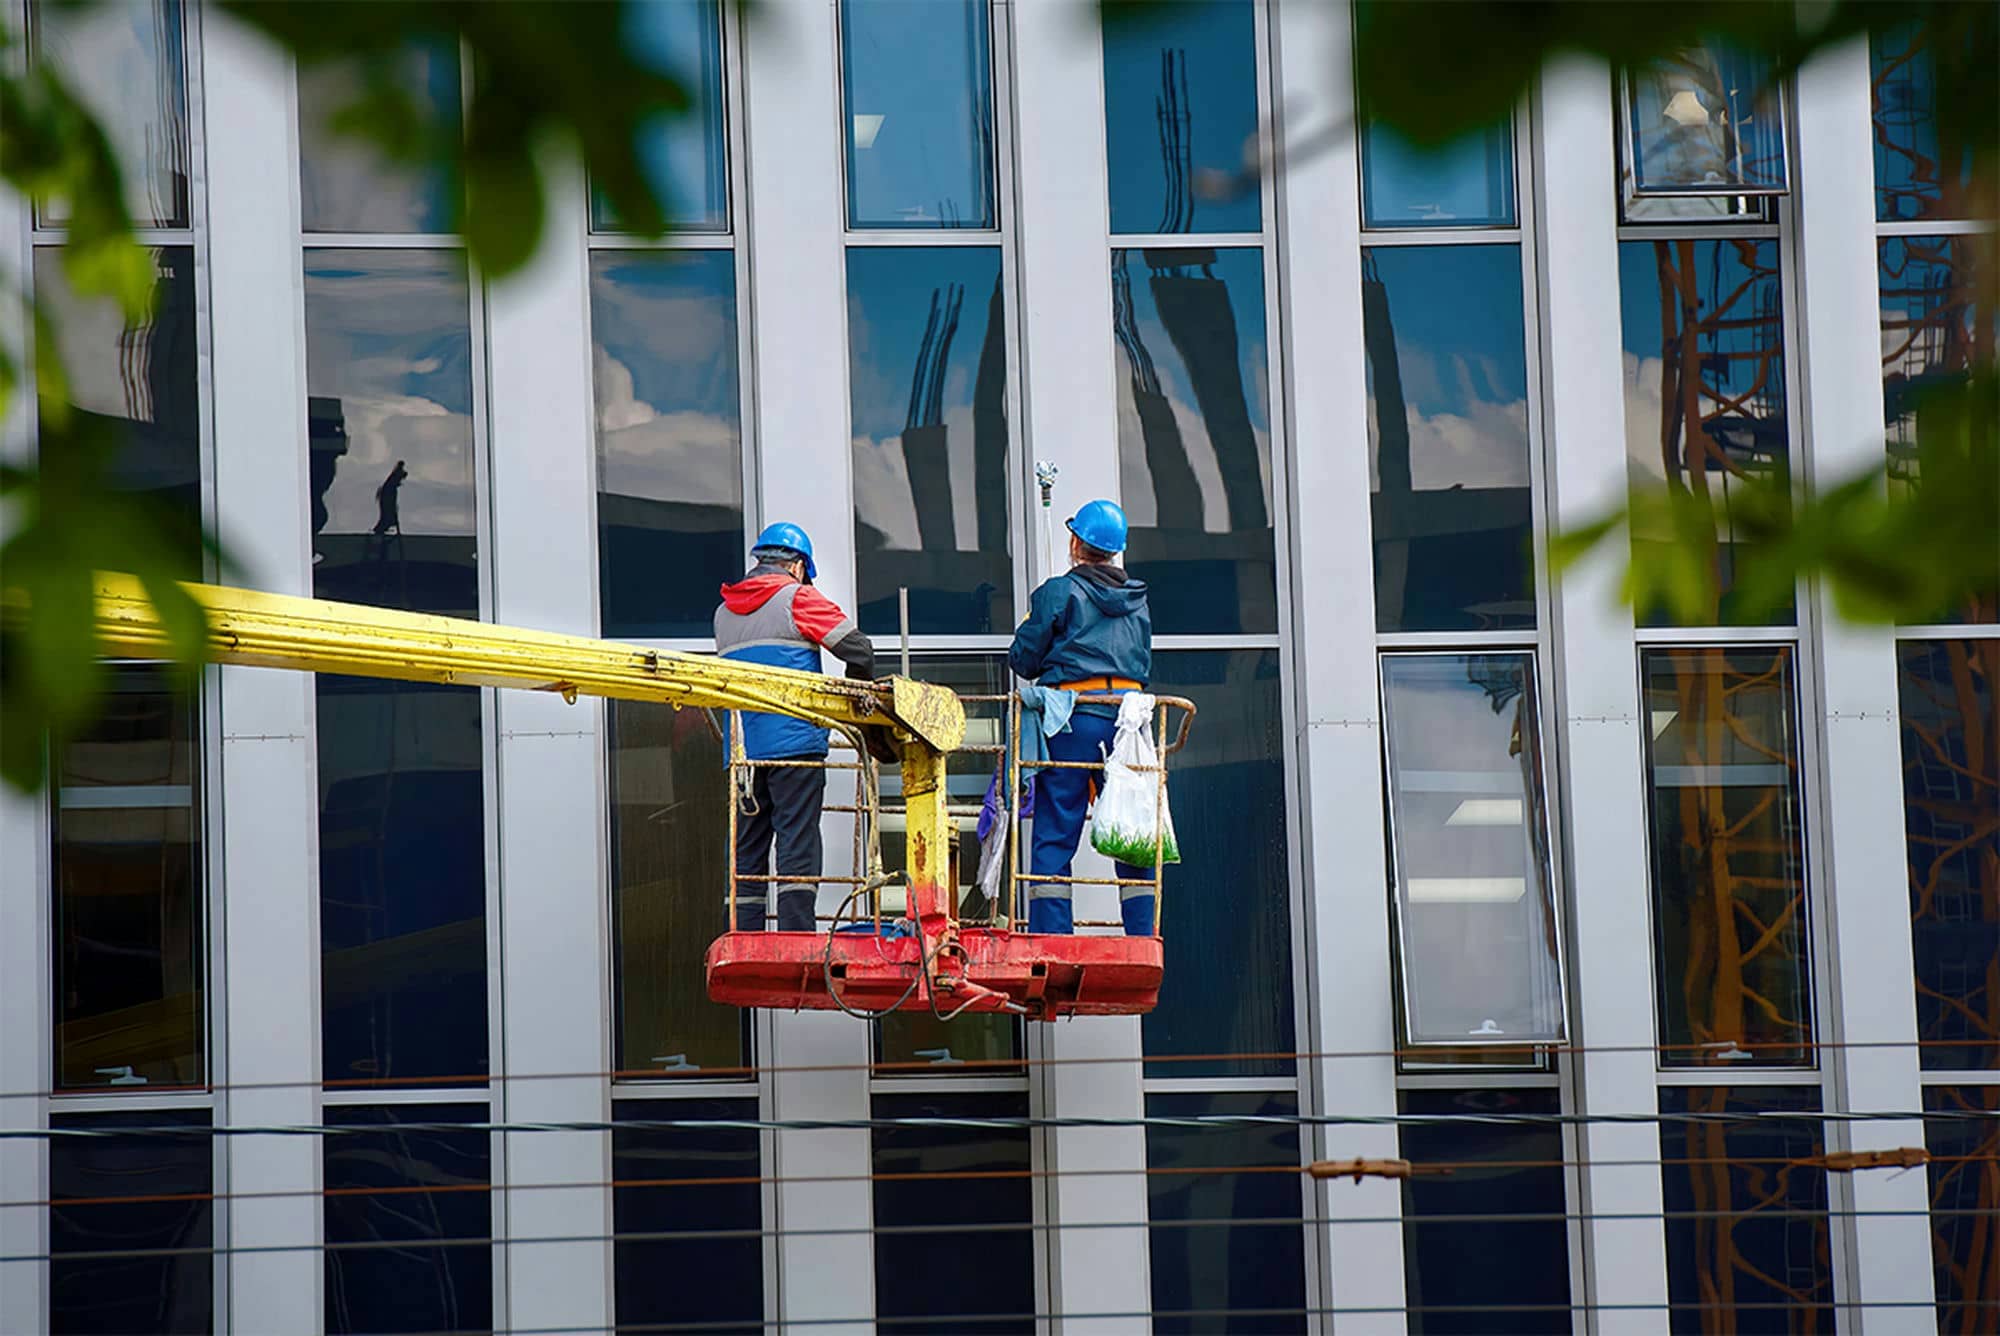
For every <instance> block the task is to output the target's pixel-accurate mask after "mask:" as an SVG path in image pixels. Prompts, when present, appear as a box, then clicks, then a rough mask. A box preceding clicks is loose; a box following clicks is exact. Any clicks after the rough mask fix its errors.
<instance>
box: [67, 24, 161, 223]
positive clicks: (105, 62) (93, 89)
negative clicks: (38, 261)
mask: <svg viewBox="0 0 2000 1336" xmlns="http://www.w3.org/2000/svg"><path fill="white" fill-rule="evenodd" d="M28 9H29V13H30V14H31V15H32V16H33V22H34V27H33V41H34V54H35V57H36V59H38V60H42V61H46V62H48V64H49V66H50V68H51V69H53V70H54V71H55V72H56V73H57V74H59V75H60V76H61V78H62V80H63V83H64V85H65V86H66V87H67V88H68V89H69V90H70V92H71V93H72V94H73V95H74V96H75V97H76V99H77V100H78V101H79V102H81V103H82V104H83V105H84V107H85V108H87V109H88V110H89V111H90V113H91V115H93V116H95V117H96V118H97V123H98V125H99V126H101V127H102V128H103V130H104V137H105V139H106V140H107V141H108V143H109V145H110V148H111V152H112V155H113V156H114V157H115V158H116V159H117V161H118V166H119V168H120V170H121V171H122V172H123V174H124V177H125V208H126V211H127V212H128V213H130V214H131V216H132V224H133V226H135V227H186V226H188V224H189V217H188V177H189V149H188V113H187V79H188V72H187V48H186V44H185V43H186V38H185V35H184V34H185V28H184V26H183V25H184V22H185V20H184V18H183V13H182V7H181V3H180V0H141V2H140V3H129V2H128V3H125V4H116V5H65V4H47V3H42V0H35V3H31V4H30V5H29V6H28ZM67 205H68V201H65V200H47V201H44V202H42V203H41V205H40V206H39V207H38V209H37V213H38V214H39V221H40V222H41V224H42V225H43V226H45V227H61V226H63V225H64V224H65V223H66V222H67V220H68V216H69V214H68V207H67Z"/></svg>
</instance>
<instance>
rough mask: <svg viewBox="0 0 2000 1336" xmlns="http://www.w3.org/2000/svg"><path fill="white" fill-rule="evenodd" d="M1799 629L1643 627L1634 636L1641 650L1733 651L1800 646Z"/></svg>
mask: <svg viewBox="0 0 2000 1336" xmlns="http://www.w3.org/2000/svg"><path fill="white" fill-rule="evenodd" d="M1801 638H1802V637H1801V633H1800V630H1799V628H1798V627H1796V626H1642V627H1639V628H1637V629H1635V630H1634V631H1633V632H1632V643H1633V645H1634V646H1635V647H1637V648H1639V649H1642V650H1643V649H1682V648H1701V649H1733V648H1739V647H1742V646H1746V645H1797V644H1798V643H1799V641H1800V640H1801Z"/></svg>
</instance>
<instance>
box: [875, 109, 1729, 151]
mask: <svg viewBox="0 0 2000 1336" xmlns="http://www.w3.org/2000/svg"><path fill="white" fill-rule="evenodd" d="M1706 114H1707V113H1703V115H1704V117H1705V116H1706ZM883 120H884V118H883V117H881V116H864V115H862V114H860V113H859V112H856V113H855V116H854V147H856V148H874V147H875V136H876V135H878V134H881V133H882V121H883Z"/></svg>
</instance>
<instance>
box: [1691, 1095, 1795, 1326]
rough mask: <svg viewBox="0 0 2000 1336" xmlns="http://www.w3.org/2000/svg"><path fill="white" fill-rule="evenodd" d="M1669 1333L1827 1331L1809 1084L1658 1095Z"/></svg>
mask: <svg viewBox="0 0 2000 1336" xmlns="http://www.w3.org/2000/svg"><path fill="white" fill-rule="evenodd" d="M1660 1114H1661V1122H1660V1161H1661V1164H1660V1175H1661V1178H1662V1179H1663V1180H1664V1183H1663V1187H1664V1205H1665V1209H1666V1231H1667V1302H1668V1304H1669V1305H1670V1306H1671V1312H1670V1315H1669V1317H1668V1320H1667V1321H1668V1330H1670V1331H1674V1332H1690V1333H1697V1332H1698V1333H1709V1332H1720V1331H1727V1332H1742V1333H1745V1336H1749V1334H1750V1333H1765V1332H1768V1333H1772V1334H1773V1336H1791V1334H1792V1333H1796V1332H1806V1331H1832V1330H1834V1319H1833V1301H1834V1296H1833V1263H1832V1259H1831V1256H1830V1254H1829V1251H1828V1240H1827V1221H1826V1209H1827V1193H1826V1170H1824V1169H1822V1168H1817V1167H1814V1166H1812V1165H1808V1164H1799V1163H1796V1162H1797V1161H1799V1160H1806V1159H1811V1158H1812V1157H1814V1156H1819V1155H1824V1154H1826V1150H1827V1147H1826V1137H1825V1133H1824V1131H1823V1129H1822V1127H1821V1125H1820V1121H1819V1117H1818V1114H1819V1091H1818V1089H1817V1088H1816V1087H1813V1086H1750V1087H1738V1088H1736V1089H1733V1090H1718V1089H1708V1088H1704V1087H1699V1086H1674V1087H1669V1088H1666V1089H1663V1090H1661V1091H1660Z"/></svg>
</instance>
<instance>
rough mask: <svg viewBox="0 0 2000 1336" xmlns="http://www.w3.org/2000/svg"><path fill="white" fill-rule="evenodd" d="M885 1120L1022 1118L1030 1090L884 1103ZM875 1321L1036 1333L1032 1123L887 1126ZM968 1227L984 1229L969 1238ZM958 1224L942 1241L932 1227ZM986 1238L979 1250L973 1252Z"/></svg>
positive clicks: (879, 1103)
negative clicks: (974, 1240) (965, 1230)
mask: <svg viewBox="0 0 2000 1336" xmlns="http://www.w3.org/2000/svg"><path fill="white" fill-rule="evenodd" d="M874 1115H875V1117H876V1118H877V1119H878V1120H889V1119H904V1118H942V1119H967V1118H1018V1119H1022V1120H1024V1121H1025V1120H1026V1118H1027V1116H1028V1096H1027V1094H1026V1093H1025V1092H1023V1093H1020V1094H1000V1093H982V1094H964V1095H956V1094H953V1095H877V1096H876V1097H875V1104H874ZM870 1136H871V1138H872V1142H873V1147H874V1158H873V1163H872V1168H873V1171H874V1173H875V1174H876V1179H875V1228H876V1229H878V1230H892V1231H898V1232H896V1233H894V1234H891V1235H887V1236H885V1235H877V1236H876V1248H875V1317H876V1320H877V1321H878V1322H880V1323H881V1324H882V1325H883V1326H884V1327H886V1328H887V1329H889V1330H892V1331H893V1330H896V1329H897V1328H898V1327H901V1328H903V1329H905V1330H909V1329H915V1330H921V1331H925V1332H937V1333H939V1334H940V1336H943V1334H944V1333H949V1332H965V1333H980V1332H999V1333H1014V1332H1019V1333H1022V1336H1030V1334H1031V1333H1033V1332H1034V1331H1035V1329H1036V1328H1035V1318H1034V1313H1035V1308H1036V1305H1035V1252H1036V1247H1035V1234H1034V1232H1033V1231H1032V1230H1031V1229H1029V1228H1028V1226H1029V1225H1030V1224H1031V1223H1032V1221H1033V1219H1034V1180H1033V1179H1031V1178H1030V1177H1029V1169H1030V1165H1031V1160H1030V1155H1029V1146H1028V1141H1029V1130H1028V1128H1027V1127H1025V1126H1022V1127H1016V1128H1009V1127H979V1128H965V1127H921V1126H918V1127H911V1126H900V1127H898V1126H889V1127H884V1126H877V1127H876V1128H875V1129H874V1131H873V1132H872V1133H870ZM966 1226H974V1227H978V1228H979V1229H980V1230H981V1232H979V1233H977V1234H972V1235H968V1234H965V1233H961V1232H955V1231H958V1230H962V1229H963V1228H964V1227H966ZM940 1227H946V1228H948V1231H952V1232H943V1233H936V1234H932V1233H926V1232H924V1231H927V1230H930V1229H937V1228H940ZM972 1238H977V1240H978V1246H977V1247H967V1246H966V1244H967V1242H968V1240H969V1239H972Z"/></svg>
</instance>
